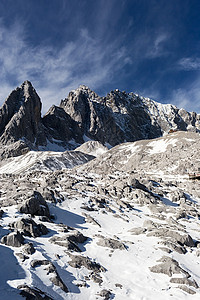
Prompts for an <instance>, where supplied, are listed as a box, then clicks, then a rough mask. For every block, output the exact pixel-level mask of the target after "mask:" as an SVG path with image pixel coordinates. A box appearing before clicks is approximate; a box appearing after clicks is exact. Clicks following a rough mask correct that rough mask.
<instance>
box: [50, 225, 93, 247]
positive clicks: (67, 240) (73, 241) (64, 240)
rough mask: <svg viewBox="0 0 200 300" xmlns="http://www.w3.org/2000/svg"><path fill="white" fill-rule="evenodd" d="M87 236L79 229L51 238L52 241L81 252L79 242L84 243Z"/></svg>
mask: <svg viewBox="0 0 200 300" xmlns="http://www.w3.org/2000/svg"><path fill="white" fill-rule="evenodd" d="M86 240H87V237H86V236H84V235H83V234H82V233H80V232H79V231H78V230H72V231H70V232H68V233H67V234H65V235H64V236H53V237H52V238H50V239H49V241H50V242H51V243H54V244H56V245H59V246H63V247H65V248H67V250H72V251H76V252H81V250H80V248H79V246H78V244H79V243H84V242H85V241H86Z"/></svg>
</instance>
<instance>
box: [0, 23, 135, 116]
mask: <svg viewBox="0 0 200 300" xmlns="http://www.w3.org/2000/svg"><path fill="white" fill-rule="evenodd" d="M0 46H1V48H0V66H1V74H0V81H1V88H0V96H1V97H3V96H4V97H6V96H7V95H4V93H6V94H8V93H9V92H10V91H11V89H12V88H13V85H14V84H20V83H22V82H23V81H24V80H26V79H28V80H31V81H32V83H33V85H34V86H35V87H36V89H37V91H38V93H39V95H40V96H41V98H42V99H43V104H44V111H45V110H46V109H47V108H48V107H49V106H50V105H51V104H53V103H54V104H55V103H57V104H58V103H59V101H60V99H61V98H64V97H66V96H67V93H68V92H69V91H70V90H71V89H73V88H76V87H78V86H79V85H80V84H86V85H88V86H90V87H91V88H93V89H96V88H98V87H99V86H100V85H101V84H102V83H103V82H105V81H106V80H109V79H110V77H111V76H112V74H113V73H115V72H116V71H117V70H119V68H122V67H123V66H124V65H125V64H127V63H130V58H129V56H128V54H127V51H126V48H125V47H121V44H120V41H115V42H113V43H109V44H108V45H105V44H104V43H102V41H101V40H98V37H97V38H92V37H91V36H90V34H89V32H88V31H87V30H86V29H84V28H83V29H82V30H80V32H79V35H78V36H77V38H76V40H74V41H73V42H66V43H65V44H64V45H63V46H62V48H60V49H59V50H57V49H56V48H54V47H53V46H45V45H44V44H43V45H39V46H33V45H31V44H29V42H28V39H27V36H26V31H25V28H24V27H23V26H20V25H19V24H15V26H13V27H12V28H6V27H4V26H2V25H0ZM7 89H9V90H8V91H7ZM1 99H2V98H1ZM2 100H3V99H2Z"/></svg>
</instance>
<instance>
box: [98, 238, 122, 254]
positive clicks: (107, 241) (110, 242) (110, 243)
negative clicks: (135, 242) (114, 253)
mask: <svg viewBox="0 0 200 300" xmlns="http://www.w3.org/2000/svg"><path fill="white" fill-rule="evenodd" d="M98 238H99V241H98V242H97V245H98V246H102V247H108V248H111V249H114V250H116V249H119V250H125V249H126V246H125V245H124V244H123V243H122V242H120V241H118V240H116V239H111V238H105V237H103V236H101V235H98Z"/></svg>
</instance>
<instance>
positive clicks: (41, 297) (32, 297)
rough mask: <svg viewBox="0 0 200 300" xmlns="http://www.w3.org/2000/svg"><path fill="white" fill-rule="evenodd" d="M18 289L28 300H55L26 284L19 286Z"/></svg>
mask: <svg viewBox="0 0 200 300" xmlns="http://www.w3.org/2000/svg"><path fill="white" fill-rule="evenodd" d="M17 288H18V289H19V290H20V295H21V296H22V297H25V298H26V299H27V300H36V299H37V300H53V298H51V297H50V296H48V295H47V294H45V293H44V292H42V291H41V290H39V289H38V288H32V287H29V286H28V285H25V284H23V285H19V286H18V287H17Z"/></svg>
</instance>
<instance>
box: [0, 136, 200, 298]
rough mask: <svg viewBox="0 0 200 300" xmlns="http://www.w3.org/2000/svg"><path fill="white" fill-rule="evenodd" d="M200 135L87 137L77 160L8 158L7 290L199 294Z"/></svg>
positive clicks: (17, 293)
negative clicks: (122, 139) (102, 140)
mask: <svg viewBox="0 0 200 300" xmlns="http://www.w3.org/2000/svg"><path fill="white" fill-rule="evenodd" d="M199 141H200V139H199V134H198V133H190V132H176V133H172V134H170V135H166V136H164V137H161V138H158V139H154V140H142V141H137V142H134V143H125V144H121V145H118V146H116V147H114V148H112V149H110V150H106V149H105V148H104V147H103V146H102V145H101V146H100V145H99V144H98V143H92V142H89V143H87V144H85V145H84V146H82V151H85V154H83V153H82V154H80V152H78V155H79V157H80V155H82V156H81V157H80V162H79V163H78V164H79V165H77V164H75V165H73V162H74V155H75V154H74V152H76V151H74V152H73V151H72V153H73V155H72V161H71V165H70V164H69V161H70V157H69V153H68V152H66V153H60V157H61V158H59V154H58V153H57V154H56V155H55V154H54V155H53V154H52V153H51V152H49V154H48V157H46V156H42V155H39V156H38V155H35V156H34V154H32V152H29V153H27V154H24V156H19V157H16V158H12V160H11V158H9V159H7V160H4V161H3V162H2V163H1V165H0V179H1V180H0V197H1V210H0V217H1V219H0V225H1V227H0V234H1V244H0V254H1V255H0V265H1V273H0V282H1V290H0V292H1V297H3V298H2V299H4V300H7V299H9V300H10V299H22V297H25V298H26V299H56V300H59V299H74V300H78V299H81V300H84V299H91V300H93V299H118V300H121V299H136V300H139V299H148V300H151V299H157V298H158V295H159V299H161V300H162V299H163V300H165V299H177V300H178V299H199V297H200V289H199V286H200V268H199V256H200V225H199V224H200V223H199V218H200V185H199V181H197V180H189V179H188V173H189V172H196V170H198V167H199V155H198V152H199V143H200V142H199ZM79 150H81V149H79ZM90 151H92V153H91V154H93V156H91V155H89V153H88V152H90ZM95 154H96V155H97V154H98V155H99V156H98V157H96V158H94V155H95ZM27 155H29V156H28V157H27ZM65 155H66V159H67V161H68V164H63V161H65V160H64V157H65ZM83 155H85V156H84V160H83V161H81V160H82V158H83ZM96 155H95V156H96ZM23 157H24V158H26V161H31V162H30V165H28V169H26V167H25V166H26V164H23ZM80 164H81V165H80ZM56 167H57V169H56ZM6 169H7V170H8V171H7V173H6V171H5V170H6ZM31 297H32V298H31Z"/></svg>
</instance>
